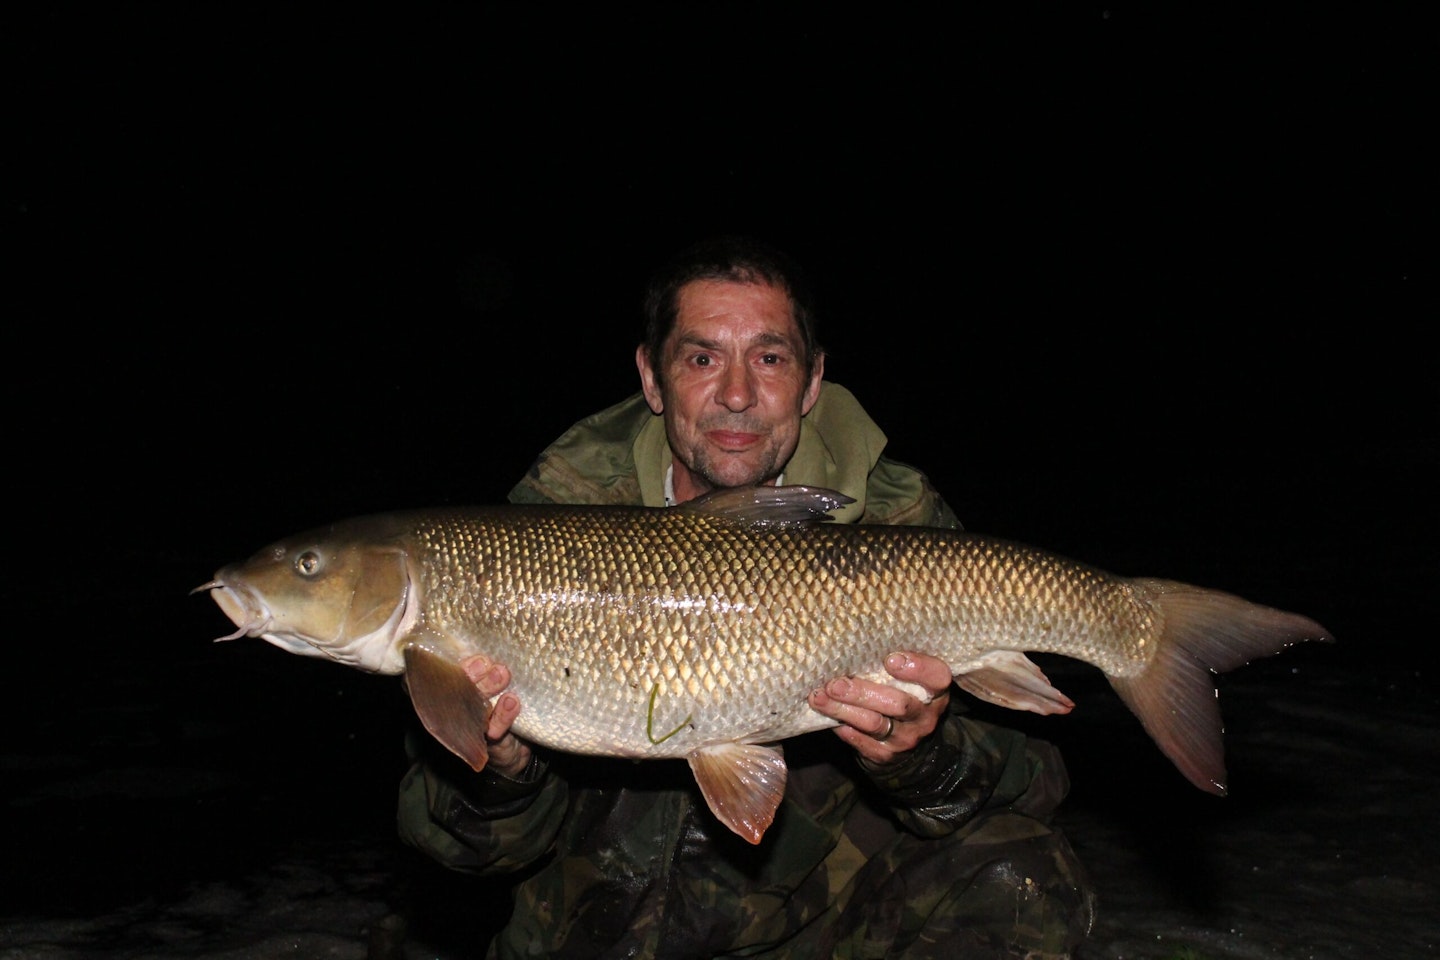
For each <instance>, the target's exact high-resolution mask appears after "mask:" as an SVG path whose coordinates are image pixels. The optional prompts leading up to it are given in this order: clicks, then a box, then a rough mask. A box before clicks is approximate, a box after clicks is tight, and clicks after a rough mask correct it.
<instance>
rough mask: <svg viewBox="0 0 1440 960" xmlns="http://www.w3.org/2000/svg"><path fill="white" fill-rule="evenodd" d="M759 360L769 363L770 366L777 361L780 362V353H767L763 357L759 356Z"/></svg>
mask: <svg viewBox="0 0 1440 960" xmlns="http://www.w3.org/2000/svg"><path fill="white" fill-rule="evenodd" d="M760 362H761V363H766V364H769V365H770V366H772V367H773V366H774V365H775V364H777V363H779V362H780V354H778V353H767V354H765V355H764V356H763V357H761V358H760Z"/></svg>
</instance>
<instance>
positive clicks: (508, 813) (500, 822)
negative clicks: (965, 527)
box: [399, 383, 1066, 957]
mask: <svg viewBox="0 0 1440 960" xmlns="http://www.w3.org/2000/svg"><path fill="white" fill-rule="evenodd" d="M885 442H886V441H885V436H884V434H883V433H882V432H881V431H880V429H879V427H878V426H876V425H875V424H874V422H873V421H872V420H871V419H870V418H869V417H868V416H867V415H866V414H865V412H864V411H863V410H862V409H861V407H860V405H859V404H858V402H856V400H855V398H854V397H853V396H852V395H851V394H850V393H849V392H848V391H846V390H845V389H844V388H843V387H840V386H837V385H834V384H828V383H827V384H826V385H825V386H824V388H823V389H822V391H821V395H820V399H819V401H818V402H817V403H816V404H815V406H814V408H813V409H812V410H811V412H810V414H809V415H808V416H807V417H806V418H805V420H804V421H803V423H802V428H801V436H800V441H799V446H798V447H797V449H796V453H795V455H794V457H792V459H791V460H790V461H789V463H787V465H786V467H785V472H784V477H783V479H784V481H785V482H786V483H803V484H811V485H817V486H826V487H830V488H832V489H838V490H840V491H842V492H843V493H845V494H847V495H849V496H851V497H853V498H855V503H854V504H852V505H851V506H849V507H848V508H846V510H845V512H844V513H843V514H841V515H840V516H838V517H837V519H838V520H840V521H841V522H862V523H905V524H916V525H931V526H945V527H958V526H959V522H958V520H957V519H956V518H955V514H954V513H953V512H952V511H951V510H950V508H949V507H948V506H947V505H946V504H945V502H944V501H943V500H942V499H941V497H940V496H939V494H938V493H936V491H935V490H934V489H933V488H932V487H931V485H930V483H929V481H928V480H927V478H926V477H925V476H924V475H923V474H922V473H920V472H919V471H918V470H915V469H914V468H912V467H909V466H906V465H904V464H901V463H899V462H896V461H893V460H890V459H887V458H885V457H884V456H882V453H881V451H882V450H883V449H884V446H885ZM669 463H670V451H669V447H668V444H667V443H666V440H665V430H664V424H663V420H662V418H660V417H657V416H654V415H653V414H651V413H650V411H649V409H648V407H646V405H645V402H644V399H643V398H642V397H640V396H639V395H638V394H637V395H635V396H633V397H631V398H629V399H628V400H626V401H624V402H622V403H620V404H618V405H616V406H614V407H611V408H609V409H607V410H604V411H602V412H600V413H598V414H595V415H594V416H592V417H589V418H587V419H585V420H582V421H580V422H579V423H577V424H576V425H575V426H574V427H572V428H571V429H570V430H569V431H568V432H566V433H565V434H564V435H563V436H561V437H560V438H559V439H558V440H557V441H556V442H555V443H554V444H552V445H551V446H550V447H549V448H547V449H546V450H545V451H544V452H543V453H542V454H541V455H540V457H539V458H538V459H537V460H536V462H535V464H534V465H533V466H532V468H531V469H530V471H529V472H528V473H527V475H526V476H525V477H524V479H522V480H521V481H520V483H519V484H517V485H516V487H515V488H514V490H512V491H511V494H510V499H511V500H512V501H514V502H520V503H541V502H569V503H622V504H641V503H643V504H647V505H651V506H661V505H663V504H664V473H665V470H666V468H667V466H668V464H669ZM952 703H953V704H956V705H955V706H953V707H952V712H951V714H950V715H949V717H948V718H947V720H946V722H945V723H944V724H942V726H941V727H940V728H939V729H938V730H937V731H936V732H935V733H934V734H933V735H932V736H931V737H930V738H929V739H928V740H927V741H926V742H924V743H922V744H921V745H920V746H919V747H917V748H916V749H915V750H914V751H912V752H911V753H910V754H909V755H908V756H907V757H906V758H905V759H903V760H902V761H899V762H897V763H895V764H891V765H887V766H884V767H879V766H871V765H869V764H866V763H864V762H860V761H858V760H857V758H856V756H855V754H854V752H853V751H852V750H851V749H850V748H849V747H847V746H846V745H845V744H844V743H843V742H842V741H841V740H840V739H839V738H837V737H835V736H834V734H833V733H831V732H830V731H820V732H818V733H812V734H809V735H807V736H803V737H798V738H795V739H792V740H789V741H787V742H786V744H785V757H786V761H787V765H788V767H789V771H790V772H789V778H788V783H787V787H786V795H785V800H784V802H783V803H782V805H781V809H780V812H779V814H778V816H777V818H776V821H775V823H774V825H773V826H772V827H771V828H770V830H769V831H768V832H767V833H766V836H765V840H764V841H763V842H762V843H761V844H760V845H759V846H754V847H752V846H751V845H750V844H748V843H746V842H745V841H743V840H741V839H740V838H738V837H736V836H735V835H733V834H732V833H730V831H729V830H727V829H726V828H725V827H724V826H722V825H720V824H719V823H718V821H716V820H715V819H714V818H713V816H711V814H710V813H709V810H708V809H707V808H706V806H705V802H704V800H703V799H702V798H701V797H700V794H699V791H698V788H697V787H696V786H695V784H694V778H693V776H692V775H691V773H690V771H689V768H688V766H687V765H686V764H683V763H672V762H670V761H654V762H649V763H646V764H644V765H643V768H642V767H640V766H637V765H636V764H634V763H632V762H629V761H623V760H613V759H596V758H582V757H576V756H570V755H564V754H554V753H544V752H543V751H540V750H537V751H536V752H535V757H534V759H533V760H532V762H531V765H530V768H529V769H528V770H526V771H525V773H524V774H523V775H522V776H521V777H520V778H518V779H510V778H506V777H504V776H502V775H499V774H496V773H494V772H492V771H482V772H481V773H479V774H475V773H472V772H471V771H469V769H468V768H465V767H464V766H463V765H462V764H460V763H459V762H458V761H455V760H454V758H453V757H451V756H450V755H449V754H448V753H446V752H445V751H444V750H443V749H437V748H436V746H435V745H434V744H433V742H432V741H430V740H429V738H427V737H424V736H416V737H412V738H411V741H410V747H411V750H412V754H413V755H414V757H415V760H416V762H415V764H414V766H413V767H412V769H411V771H410V773H409V774H408V775H407V776H406V778H405V780H404V782H403V783H402V786H401V797H400V810H399V829H400V833H401V836H402V837H403V838H404V840H405V841H406V842H407V843H409V844H411V845H412V846H414V847H416V848H418V849H420V850H421V851H423V852H425V853H427V854H428V855H430V856H431V857H433V858H434V859H436V860H438V861H440V862H441V863H443V864H445V865H447V866H449V867H452V868H454V869H457V870H463V871H468V872H473V873H480V874H497V873H517V874H520V875H521V879H520V880H519V883H518V886H517V888H516V891H515V907H514V914H513V916H512V917H511V920H510V922H509V923H508V925H506V926H505V927H504V929H503V930H501V931H500V933H499V935H498V936H497V937H496V939H495V941H494V942H493V943H492V945H491V956H496V957H510V956H546V957H561V956H576V957H600V956H625V957H661V956H676V957H682V956H683V957H697V956H713V955H720V954H734V955H748V954H750V953H756V952H761V951H764V950H766V949H771V948H773V947H774V946H775V945H776V944H781V943H784V942H785V940H786V938H787V937H789V936H791V935H792V934H793V932H794V931H795V930H797V929H800V928H802V927H804V926H805V925H806V924H807V923H809V922H810V921H811V920H812V919H813V918H814V917H815V916H817V915H818V913H819V912H820V911H822V910H823V909H824V908H825V905H826V904H827V903H828V902H829V901H830V900H831V899H832V898H833V897H834V895H835V893H836V891H838V890H839V889H840V888H841V887H842V886H844V885H845V884H846V883H848V882H849V880H850V878H851V877H852V876H853V875H854V874H855V873H856V871H857V870H858V869H859V868H860V867H861V866H863V865H864V864H865V863H866V862H867V861H868V860H869V859H870V858H871V857H872V856H874V855H876V854H877V853H879V852H880V851H882V850H883V849H885V847H886V844H887V838H892V837H893V836H894V835H895V833H896V831H897V828H900V827H903V829H905V830H908V831H910V832H911V833H913V834H915V835H917V836H920V837H939V836H944V835H948V834H950V833H951V832H953V831H955V830H957V828H959V827H961V826H962V825H964V824H966V823H967V821H969V820H970V819H971V818H972V817H974V816H975V815H976V814H977V812H979V811H981V810H985V809H990V808H996V807H1010V808H1013V809H1018V810H1021V811H1024V812H1027V813H1029V814H1031V815H1033V816H1035V817H1038V818H1045V817H1048V815H1049V813H1050V810H1051V809H1052V808H1053V806H1054V804H1056V803H1058V802H1059V799H1060V797H1061V796H1063V794H1064V792H1065V789H1066V781H1065V778H1064V773H1063V767H1062V766H1060V764H1059V762H1058V758H1054V757H1052V755H1051V754H1050V753H1048V752H1046V751H1045V750H1044V749H1040V750H1038V751H1037V750H1036V749H1033V747H1035V746H1037V745H1035V744H1033V743H1027V740H1026V738H1025V737H1023V736H1022V735H1020V734H1018V733H1015V732H1013V731H1009V730H1005V729H1003V728H999V727H994V726H991V725H988V724H984V723H981V722H979V721H975V720H972V719H970V718H967V717H964V716H962V711H961V708H960V707H959V706H958V698H956V699H955V700H952ZM521 709H522V710H523V709H524V706H523V704H522V706H521ZM1038 746H1039V747H1042V748H1043V747H1044V745H1038Z"/></svg>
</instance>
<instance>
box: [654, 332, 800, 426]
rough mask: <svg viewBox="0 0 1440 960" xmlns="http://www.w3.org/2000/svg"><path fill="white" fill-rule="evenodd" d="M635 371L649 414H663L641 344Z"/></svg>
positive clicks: (661, 400) (656, 382)
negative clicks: (637, 373)
mask: <svg viewBox="0 0 1440 960" xmlns="http://www.w3.org/2000/svg"><path fill="white" fill-rule="evenodd" d="M635 369H637V370H639V371H640V389H641V390H642V391H643V392H644V394H645V402H646V403H648V404H650V412H651V413H654V414H655V415H656V416H659V415H660V414H662V413H664V412H665V398H664V397H663V396H661V394H660V379H659V378H658V377H656V376H655V370H654V368H653V367H652V366H651V365H650V351H649V350H646V349H645V344H643V343H642V344H640V346H638V347H636V348H635ZM811 402H812V403H813V402H814V401H813V400H812V401H811Z"/></svg>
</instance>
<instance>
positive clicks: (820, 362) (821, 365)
mask: <svg viewBox="0 0 1440 960" xmlns="http://www.w3.org/2000/svg"><path fill="white" fill-rule="evenodd" d="M824 379H825V354H823V353H817V354H816V355H815V365H814V367H813V368H812V369H811V370H810V383H809V384H807V385H806V387H805V398H804V400H803V401H802V402H801V404H800V416H802V417H803V416H805V414H807V413H809V412H810V408H811V407H813V406H815V401H816V400H819V399H820V381H821V380H824ZM655 412H656V413H659V412H660V411H658V410H657V411H655Z"/></svg>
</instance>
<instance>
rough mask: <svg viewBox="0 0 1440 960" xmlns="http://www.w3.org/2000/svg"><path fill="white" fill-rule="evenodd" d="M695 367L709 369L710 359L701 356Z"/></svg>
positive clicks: (703, 355)
mask: <svg viewBox="0 0 1440 960" xmlns="http://www.w3.org/2000/svg"><path fill="white" fill-rule="evenodd" d="M695 366H697V367H708V366H710V358H709V357H707V356H705V354H703V353H702V354H700V356H698V357H696V358H695Z"/></svg>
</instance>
